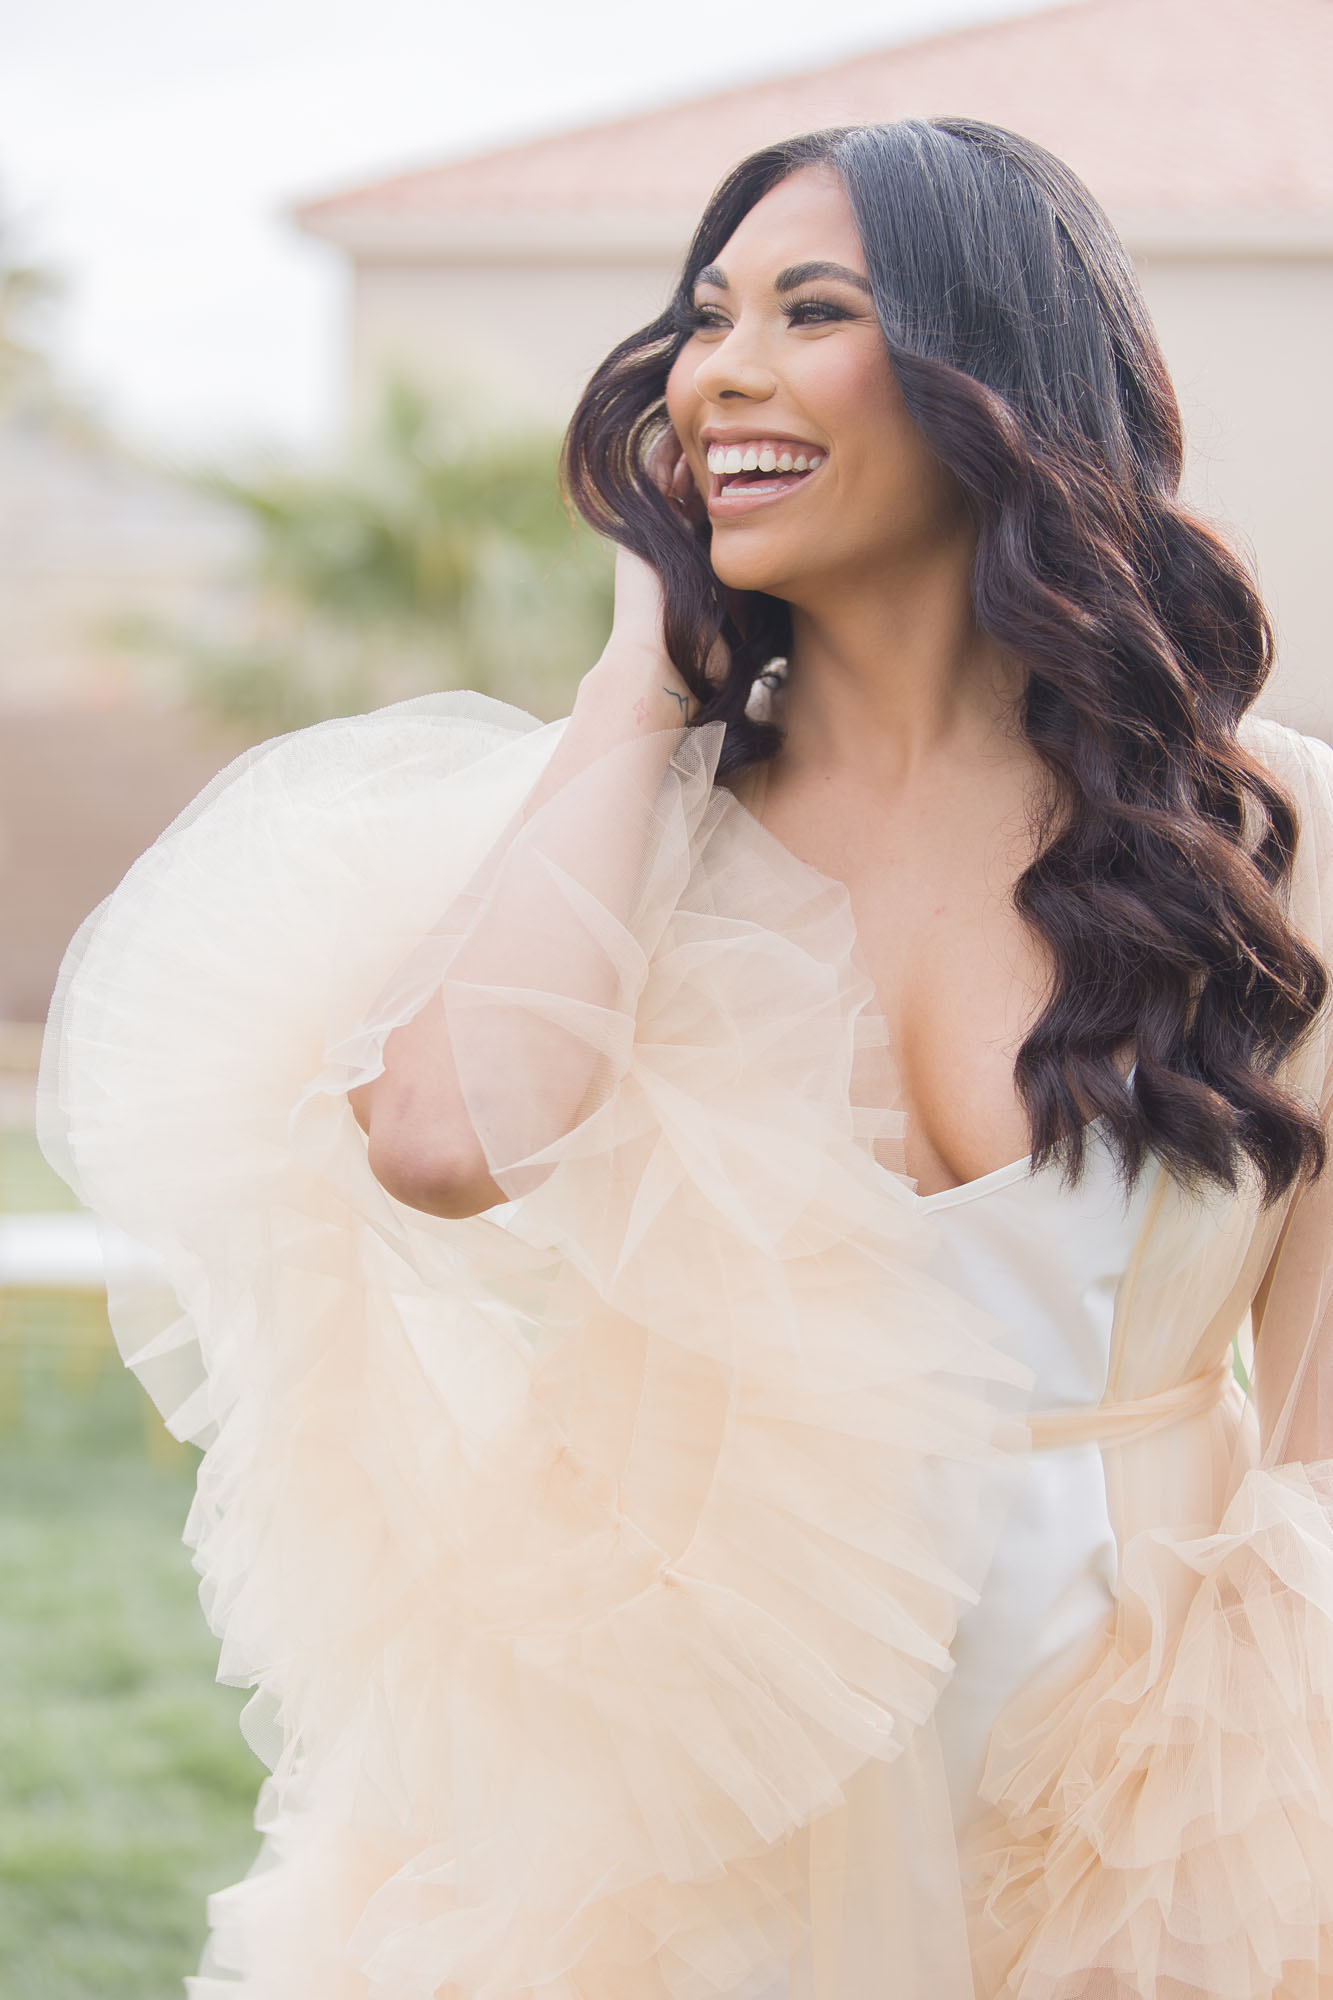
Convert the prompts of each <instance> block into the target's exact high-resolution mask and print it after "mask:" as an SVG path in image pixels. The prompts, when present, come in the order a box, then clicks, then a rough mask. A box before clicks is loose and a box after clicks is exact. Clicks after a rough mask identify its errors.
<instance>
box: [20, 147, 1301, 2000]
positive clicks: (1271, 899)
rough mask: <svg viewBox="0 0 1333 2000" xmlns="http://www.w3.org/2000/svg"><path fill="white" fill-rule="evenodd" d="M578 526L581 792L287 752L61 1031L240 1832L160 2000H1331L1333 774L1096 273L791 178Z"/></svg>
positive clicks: (701, 283)
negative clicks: (197, 1621) (185, 1996)
mask: <svg viewBox="0 0 1333 2000" xmlns="http://www.w3.org/2000/svg"><path fill="white" fill-rule="evenodd" d="M566 469H567V476H568V481H569V485H570V489H571V491H572V493H573V496H574V498H575V500H576V502H577V504H578V505H579V506H580V508H581V509H582V511H583V512H584V514H585V515H586V516H587V517H588V518H589V519H590V520H591V521H592V522H593V523H594V524H595V525H596V526H598V527H599V528H601V529H603V530H604V531H605V532H607V533H609V534H611V535H612V536H614V538H615V539H616V541H617V542H618V544H619V545H620V553H619V557H618V567H617V587H616V610H615V619H614V626H613V630H612V634H611V637H610V640H609V642H608V645H607V648H606V651H605V653H604V655H603V657H602V658H601V660H599V661H598V663H597V665H596V666H595V667H594V668H593V669H592V670H591V672H590V673H589V674H588V675H587V677H586V678H585V680H584V682H583V684H582V685H581V687H580V689H579V691H578V697H577V700H576V702H575V704H574V708H573V712H572V714H571V715H570V716H569V717H568V718H566V719H564V720H563V721H562V722H559V723H555V724H551V725H545V726H542V725H539V724H537V723H535V722H534V720H533V718H531V717H528V716H525V715H522V714H520V713H518V712H516V711H514V710H511V709H506V708H504V707H503V706H502V705H500V704H498V703H494V702H490V701H487V700H484V699H482V698H481V697H478V696H473V695H440V696H431V697H426V698H424V699H423V700H420V701H415V702H407V703H403V704H400V705H398V706H397V707H394V708H389V709H384V710H381V711H379V712H377V713H376V714H374V715H370V716H364V717H359V718H354V719H352V720H349V721H343V722H335V723H329V724H325V725H322V726H321V727H319V728H317V729H313V730H307V731H304V732H300V733H299V734H297V735H295V736H291V737H288V738H284V739H281V740H279V741H278V742H276V743H273V744H268V745H265V746H262V747H261V749H260V750H259V751H257V752H254V753H252V754H251V755H249V756H248V757H246V758H242V759H241V760H240V761H239V762H238V763H237V764H236V765H233V766H232V767H231V769H230V770H229V771H227V772H224V773H223V774H222V776H221V777H220V778H219V779H217V780H216V781H215V782H214V784H213V785H212V786H210V787H209V788H208V790H207V791H206V792H205V793H204V795H203V796H202V798H201V799H200V800H199V801H197V802H196V804H195V806H194V807H193V808H191V810H190V811H189V812H188V813H187V814H186V815H184V816H183V817H182V819H181V820H179V821H178V822H177V823H176V825H175V826H174V827H172V828H171V829H169V831H168V833H167V834H166V835H164V836H163V838H162V840H161V841H159V843H158V844H157V846H156V847H155V848H154V849H152V850H151V851H150V853H149V854H148V855H146V856H145V857H144V858H143V860H141V861H140V862H139V863H138V864H137V866H136V868H135V869H134V870H132V871H131V873H130V875H129V877H128V878H127V879H126V882H125V883H124V884H122V886H121V888H120V890H119V891H118V892H117V893H116V895H115V896H113V897H112V898H111V899H110V901H109V903H108V904H107V905H106V906H104V907H103V909H102V910H101V911H100V912H98V913H97V914H96V916H95V917H94V918H93V919H91V920H90V923H89V925H88V926H86V927H85V930H84V932H83V933H81V934H80V938H79V940H77V941H76V945H75V947H74V948H72V950H71V954H70V958H69V960H68V962H67V965H66V968H65V971H64V972H63V974H62V979H61V987H60V992H59V996H58V1000H57V1005H56V1008H55V1010H54V1012H53V1016H52V1024H51V1027H50V1030H49V1034H48V1040H47V1045H46V1057H45V1063H44V1070H43V1076H42V1080H41V1093H42V1139H43V1145H44V1147H45V1149H46V1151H47V1154H48V1157H49V1158H51V1160H52V1161H53V1163H54V1164H56V1165H57V1166H58V1167H59V1168H60V1170H61V1171H62V1172H63V1173H64V1174H65V1175H66V1176H67V1178H69V1179H70V1180H71V1182H72V1184H74V1185H75V1186H76V1187H77V1188H78V1189H79V1191H80V1192H81V1193H82V1194H83V1195H84V1197H85V1199H87V1200H88V1201H89V1202H90V1203H91V1204H92V1205H93V1206H94V1207H96V1208H97V1209H99V1210H100V1211H101V1212H102V1213H103V1214H104V1215H105V1216H107V1217H108V1218H109V1219H110V1220H112V1221H114V1222H116V1223H119V1224H121V1225H122V1226H123V1227H125V1228H128V1229H129V1230H131V1231H132V1232H133V1233H134V1234H136V1235H138V1236H139V1237H141V1238H143V1239H144V1240H145V1241H147V1242H149V1243H151V1244H152V1245H153V1247H154V1248H155V1249H156V1251H157V1253H158V1255H159V1257H160V1258H161V1260H162V1265H163V1277H164V1280H165V1284H164V1285H163V1286H160V1287H157V1288H151V1287H147V1288H144V1289H143V1290H142V1291H141V1292H140V1293H139V1294H136V1295H134V1296H128V1295H126V1296H122V1297H118V1298H116V1299H114V1300H113V1311H114V1315H115V1320H116V1326H117V1333H118V1337H119V1338H120V1339H121V1341H122V1343H123V1344H124V1346H125V1348H126V1352H127V1354H128V1356H129V1358H130V1360H131V1361H132V1363H133V1365H134V1366H135V1367H136V1368H137V1369H138V1370H139V1372H140V1374H141V1375H142V1377H143V1379H144V1380H145V1382H146V1383H147V1385H148V1386H149V1388H150V1389H151V1390H152V1392H153V1393H154V1395H155V1396H156V1397H157V1399H158V1401H159V1403H160V1404H161V1405H162V1407H163V1408H164V1409H166V1410H168V1411H171V1412H173V1416H172V1422H173V1426H174V1428H176V1429H177V1430H178V1431H179V1432H180V1433H181V1434H182V1435H188V1436H193V1437H197V1438H199V1439H200V1440H201V1441H202V1442H205V1443H206V1444H207V1446H208V1449H207V1453H206V1456H205V1458H204V1460H203V1462H202V1465H201V1468H200V1485H199V1497H198V1500H197V1502H196V1505H195V1508H194V1510H193V1511H192V1514H191V1517H190V1522H189V1524H188V1526H187V1531H186V1532H187V1539H188V1540H190V1542H191V1543H192V1544H193V1545H194V1546H195V1548H196V1551H197V1556H196V1560H197V1562H198V1565H199V1567H200V1568H201V1571H202V1573H203V1578H204V1585H203V1594H204V1602H205V1607H206V1609H207V1611H208V1614H209V1616H210V1619H211V1621H212V1623H213V1625H214V1628H215V1630H217V1631H218V1633H219V1634H220V1635H221V1637H222V1641H223V1648H222V1662H221V1669H220V1674H221V1677H222V1678H223V1679H227V1680H233V1681H238V1682H243V1683H246V1684H254V1685H255V1687H256V1694H255V1696H254V1698H253V1700H252V1702H251V1704H250V1706H249V1707H248V1708H247V1710H246V1716H247V1718H248V1723H247V1733H248V1734H249V1736H250V1739H251V1740H252V1741H253V1742H254V1743H255V1745H256V1747H257V1748H258V1749H259V1750H260V1751H261V1753H262V1754H263V1755H264V1756H265V1757H266V1759H267V1760H268V1761H269V1763H270V1764H271V1766H272V1773H273V1775H272V1777H271V1778H270V1779H269V1780H268V1781H267V1783H266V1785H265V1788H264V1792H263V1795H262V1797H261V1810H260V1814H259V1822H258V1823H259V1824H260V1825H261V1827H263V1828H264V1830H265V1833H266V1840H265V1844H264V1849H263V1852H262V1855H261V1860H260V1863H259V1864H257V1866H256V1870H255V1872H254V1873H252V1875H251V1876H250V1877H249V1878H247V1880H246V1881H245V1882H244V1883H242V1884H240V1885H238V1886H237V1887H236V1888H235V1889H232V1890H229V1891H227V1892H225V1893H224V1894H223V1895H221V1896H219V1897H215V1898H214V1899H213V1901H212V1905H211V1908H210V1915H211V1918H212V1922H213V1927H214V1929H213V1939H212V1943H211V1945H210V1949H209V1954H208V1957H207V1959H206V1964H205V1969H204V1971H203V1972H202V1973H201V1976H200V1978H199V1979H198V1980H196V1981H193V1982H191V1991H192V1992H193V1993H194V1994H195V1995H196V1996H213V1995H217V1996H224V1995H232V1994H234V1993H235V1992H236V1991H237V1990H238V1986H237V1982H238V1981H239V1989H240V1990H242V1991H244V1992H245V1993H246V1994H247V1995H253V1996H256V2000H258V1996H264V1997H265V2000H267V1997H268V1996H274V1997H275V2000H276V1996H279V1995H280V1996H282V2000H301V1996H307V1995H309V1996H311V2000H313V1996H316V1995H318V1996H319V2000H337V1996H343V1995H348V1996H350V1995H357V1996H369V1995H373V1996H376V2000H427V1996H432V1995H437V1994H440V1995H443V1994H448V1995H450V1996H453V1995H460V1996H461V1995H463V1994H467V1993H475V1994H478V1995H482V1994H485V1995H488V1996H499V1995H511V1994H512V1995H518V1994H523V1995H538V1994H540V1995H542V1996H545V2000H556V1996H561V2000H569V1997H570V1996H573V1995H575V1994H577V1995H580V1996H585V2000H649V1996H659V1995H665V1994H670V1995H672V1996H673V2000H695V1996H698V1997H699V2000H703V1996H713V1995H722V1994H726V1995H736V1996H746V2000H782V1997H783V1996H791V2000H869V1996H871V1995H875V1996H880V1995H883V1994H884V1993H886V1992H890V1991H891V1992H892V1993H893V1994H894V1995H895V1996H903V1995H907V1996H914V1997H915V1996H919V2000H927V1996H929V2000H941V1996H944V2000H952V1996H955V1995H958V1996H964V1995H973V1994H977V1995H986V1996H991V1995H1006V1996H1023V2000H1056V1996H1059V2000H1075V1996H1096V2000H1121V1997H1122V1996H1123V2000H1128V1996H1131V1995H1139V1994H1148V1993H1153V1994H1161V1995H1170V1996H1173V2000H1175V1997H1177V1996H1194V1995H1198V1996H1202V1995H1209V1996H1214V1995H1223V1994H1225V1995H1235V1996H1245V2000H1249V1997H1250V1996H1256V1995H1261V1994H1262V1995H1278V1994H1281V1995H1288V1996H1296V1995H1300V1996H1307V1995H1314V1994H1315V1993H1317V1992H1322V1991H1324V1990H1325V1987H1326V1986H1330V1985H1333V1735H1331V1733H1330V1702H1331V1701H1333V1631H1331V1629H1330V1619H1331V1618H1333V1527H1331V1526H1330V1506H1331V1505H1333V1478H1330V1471H1331V1466H1330V1459H1331V1458H1333V1412H1331V1411H1330V1409H1329V1408H1328V1404H1327V1399H1326V1398H1325V1397H1323V1396H1322V1395H1321V1389H1322V1357H1323V1353H1324V1351H1325V1346H1326V1343H1325V1342H1324V1340H1323V1319H1324V1308H1325V1296H1326V1292H1327V1273H1328V1272H1329V1270H1330V1269H1333V1257H1330V1255H1329V1253H1328V1249H1327V1245H1328V1243H1329V1242H1330V1240H1333V1239H1331V1238H1330V1225H1331V1224H1333V1194H1330V1187H1331V1186H1333V1177H1330V1176H1329V1175H1328V1174H1324V1173H1321V1172H1320V1169H1321V1168H1322V1166H1323V1162H1324V1155H1325V1146H1326V1132H1327V1116H1328V1106H1329V1099H1330V1079H1331V1078H1333V1050H1330V1047H1329V1039H1328V1019H1327V1008H1326V1004H1325V1003H1326V995H1327V990H1328V979H1327V974H1326V972H1325V969H1324V964H1323V957H1322V954H1323V952H1324V949H1325V925H1326V922H1327V919H1328V915H1329V912H1330V897H1333V890H1327V889H1326V888H1325V886H1324V884H1325V881H1326V880H1327V879H1333V878H1329V877H1328V876H1327V875H1326V869H1327V864H1328V861H1329V858H1330V857H1333V752H1330V751H1329V750H1328V749H1327V748H1326V747H1325V746H1324V745H1323V744H1322V743H1318V742H1315V741H1313V740H1311V739H1307V738H1304V737H1301V736H1299V735H1297V734H1295V733H1294V732H1293V731H1291V730H1288V729H1285V728H1282V727H1280V726H1278V725H1276V724H1273V723H1266V722H1261V721H1258V720H1256V719H1255V718H1253V717H1252V716H1251V715H1249V714H1247V710H1248V709H1249V707H1250V704H1251V703H1252V702H1253V700H1254V697H1255V696H1256V695H1257V693H1258V692H1259V690H1260V688H1261V686H1262V684H1263V681H1264V678H1265V675H1266V672H1267V669H1268V664H1269V646H1268V635H1267V627H1266V624H1265V621H1264V616H1263V612H1262V609H1261V607H1260V605H1259V602H1258V600H1257V598H1256V596H1255V593H1254V590H1253V587H1252V585H1251V584H1250V582H1249V580H1248V579H1247V577H1246V575H1245V573H1244V571H1243V569H1242V568H1241V566H1240V565H1239V563H1238V562H1237V561H1236V559H1235V558H1234V557H1233V556H1232V555H1231V554H1229V553H1228V552H1227V551H1226V550H1225V549H1224V548H1223V547H1222V546H1221V545H1220V544H1219V543H1218V542H1217V541H1216V540H1215V539H1214V538H1213V537H1212V536H1210V535H1209V534H1208V533H1207V532H1206V531H1205V530H1204V529H1203V528H1202V527H1201V526H1199V525H1198V524H1197V523H1195V522H1193V521H1191V520H1190V519H1189V517H1188V516H1187V515H1186V514H1185V513H1184V512H1183V511H1182V510H1181V508H1180V507H1179V505H1178V503H1177V500H1176V497H1175V495H1176V488H1177V483H1178V479H1179V474H1180V433H1179V422H1178V417H1177V412H1176V407H1175V403H1174V400H1173V398H1172V394H1171V391H1170V387H1169V383H1168V381H1167V377H1166V374H1165V371H1164V368H1163V364H1162V361H1161V357H1160V354H1159V352H1158V349H1157V347H1156V344H1155V342H1154V339H1153V336H1152V333H1151V330H1150V328H1149V325H1148V322H1147V319H1146V316H1145V313H1144V309H1143V305H1142V302H1141V299H1140V297H1139V294H1138V291H1137V289H1136V286H1135V282H1134V279H1133V276H1132V273H1131V270H1130V268H1129V266H1128V263H1127V261H1126V259H1125V257H1124V255H1123V252H1122V251H1121V249H1120V247H1119V245H1118V244H1117V243H1116V241H1115V239H1114V236H1113V234H1112V233H1111V231H1110V229H1109V226H1108V224H1107V223H1106V221H1105V218H1104V217H1103V216H1102V215H1101V213H1100V211H1099V210H1098V209H1097V208H1096V207H1095V205H1094V204H1093V203H1092V201H1091V199H1090V197H1089V196H1088V195H1087V193H1086V192H1085V191H1084V190H1083V189H1082V188H1081V186H1080V185H1079V184H1078V183H1077V182H1076V181H1075V180H1074V178H1073V177H1072V176H1071V175H1070V174H1069V173H1068V172H1067V170H1066V169H1065V168H1063V167H1062V166H1061V165H1060V164H1059V163H1058V162H1056V161H1055V160H1053V159H1052V158H1051V157H1050V156H1049V155H1047V154H1046V153H1044V152H1042V151H1041V150H1040V149H1039V148H1038V147H1036V146H1034V145H1032V144H1030V143H1029V142H1027V141H1024V140H1022V139H1019V138H1016V137H1015V136H1013V135H1012V134H1008V133H1005V132H1002V131H999V130H997V129H996V128H993V127H989V126H984V125H979V124H975V123H972V122H969V121H965V120H958V119H938V120H932V121H929V122H920V121H913V120H909V121H904V122H902V123H900V124H897V125H889V126H883V127H874V128H854V129H848V130H845V131H834V132H828V133H818V134H814V135H810V136H808V137H806V138H803V139H798V140H794V141H792V142H790V143H789V144H787V145H783V146H778V147H774V148H772V149H769V150H767V151H765V152H762V153H760V154H756V155H754V156H753V157H752V158H751V159H749V160H747V161H745V162H743V163H742V164H741V166H740V167H738V168H737V169H736V170H735V171H734V172H733V174H732V175H731V176H730V177H729V178H728V179H727V181H725V182H724V183H723V185H722V187H721V188H720V189H719V191H718V193H717V194H716V196H715V197H714V199H713V201H712V202H711V203H710V205H709V208H708V210H707V212H706V214H705V216H704V218H703V221H702V222H701V224H700V227H699V230H698V233H697V235H696V238H695V241H694V243H693V245H692V246H691V249H690V252H689V255H688V257H687V259H686V264H685V268H684V272H683V275H682V280H681V284H680V287H679V289H678V292H677V296H676V298H675V299H674V301H673V303H672V306H671V308H670V310H669V312H668V313H667V314H666V315H664V317H663V318H662V319H661V320H659V321H657V322H655V323H654V324H653V325H651V326H650V327H648V328H646V329H644V330H643V331H642V332H641V333H639V334H637V335H635V336H633V337H632V338H630V339H629V340H627V341H626V342H624V343H622V345H621V346H620V347H619V348H618V349H617V350H616V351H615V352H614V353H613V354H612V355H611V356H610V357H609V358H608V360H607V361H606V362H605V363H604V364H603V366H602V367H601V368H600V369H599V370H598V371H597V373H596V375H595V376H594V378H593V380H592V382H591V384H590V386H589V388H588V390H587V392H586V394H585V396H584V398H583V400H582V402H581V404H580V407H579V409H578V411H577V412H576V415H575V417H574V420H573V423H572V426H571V430H570V434H569V438H568V441H567V459H566ZM779 658H780V660H781V662H782V663H783V664H782V665H781V666H780V665H779V664H778V661H779ZM1251 1324H1252V1328H1253V1363H1254V1367H1255V1373H1256V1398H1255V1406H1253V1407H1252V1406H1251V1405H1250V1404H1249V1402H1248V1399H1246V1398H1243V1397H1242V1394H1241V1391H1240V1389H1239V1388H1238V1387H1237V1385H1236V1378H1235V1375H1234V1374H1233V1369H1232V1354H1233V1344H1237V1343H1242V1344H1244V1345H1245V1353H1246V1359H1247V1360H1248V1359H1249V1358H1250V1357H1249V1346H1248V1329H1249V1328H1250V1326H1251ZM1237 1351H1239V1349H1238V1350H1237Z"/></svg>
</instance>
